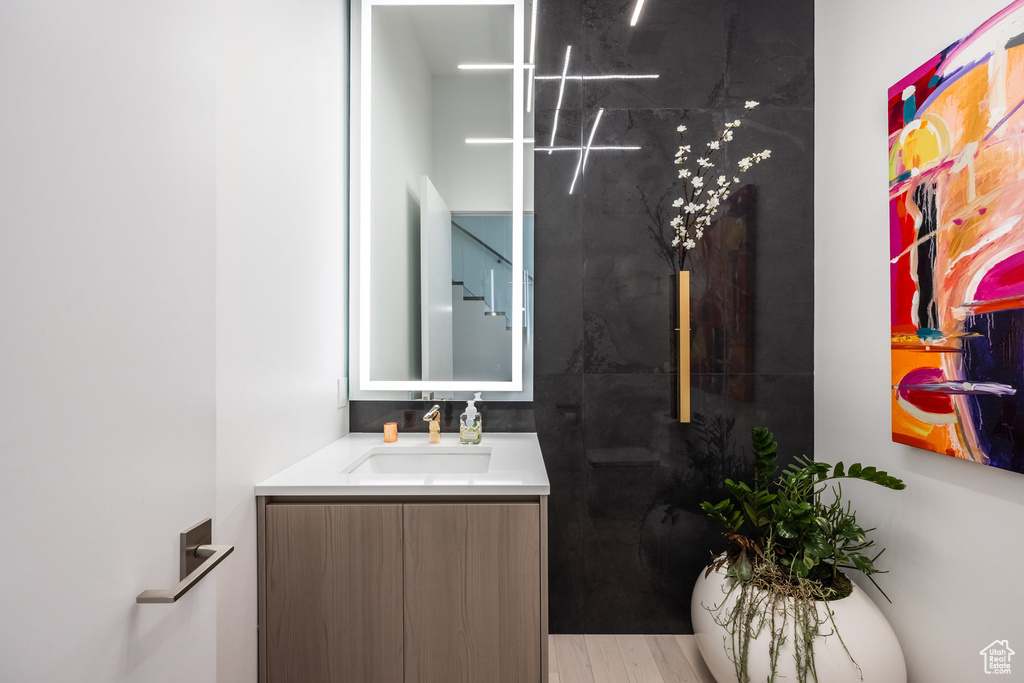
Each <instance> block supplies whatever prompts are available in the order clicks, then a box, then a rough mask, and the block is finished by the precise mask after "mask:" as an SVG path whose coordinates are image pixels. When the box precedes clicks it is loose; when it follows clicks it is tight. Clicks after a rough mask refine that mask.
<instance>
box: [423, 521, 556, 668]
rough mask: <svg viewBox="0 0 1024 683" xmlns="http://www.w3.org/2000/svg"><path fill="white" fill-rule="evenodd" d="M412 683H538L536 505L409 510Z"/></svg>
mask: <svg viewBox="0 0 1024 683" xmlns="http://www.w3.org/2000/svg"><path fill="white" fill-rule="evenodd" d="M404 530H405V654H406V663H405V681H406V683H537V682H538V681H540V676H541V665H540V645H541V644H540V639H541V638H540V633H541V628H540V626H541V624H540V506H539V505H538V504H536V503H522V504H520V503H510V504H462V505H459V504H451V505H449V504H424V505H413V504H407V505H405V510H404Z"/></svg>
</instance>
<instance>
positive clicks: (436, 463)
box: [343, 444, 491, 474]
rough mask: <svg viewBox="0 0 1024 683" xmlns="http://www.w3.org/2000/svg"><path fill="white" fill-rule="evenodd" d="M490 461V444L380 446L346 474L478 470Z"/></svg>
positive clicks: (359, 458) (486, 468)
mask: <svg viewBox="0 0 1024 683" xmlns="http://www.w3.org/2000/svg"><path fill="white" fill-rule="evenodd" d="M490 464H491V449H490V447H489V446H463V445H457V446H454V447H452V446H442V445H440V444H435V445H431V446H377V447H374V448H371V449H370V450H368V451H366V452H365V453H363V455H361V456H360V457H358V458H356V460H355V462H354V463H352V465H350V466H349V467H347V468H346V469H345V470H344V471H343V473H344V474H479V473H482V472H486V471H487V470H488V468H489V467H490Z"/></svg>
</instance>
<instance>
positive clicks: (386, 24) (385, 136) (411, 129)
mask: <svg viewBox="0 0 1024 683" xmlns="http://www.w3.org/2000/svg"><path fill="white" fill-rule="evenodd" d="M372 49H373V54H372V56H371V63H372V67H373V90H372V95H371V96H372V98H373V103H372V111H373V121H372V126H371V135H372V136H373V142H372V144H371V149H372V150H373V157H372V159H371V164H370V172H371V175H372V184H371V188H372V197H371V208H372V211H371V218H370V224H371V232H372V234H373V238H372V242H371V245H372V246H371V261H372V264H373V267H372V270H371V282H370V291H371V292H372V296H373V300H372V301H371V306H370V319H371V323H370V330H371V337H370V347H371V349H372V353H371V354H370V379H380V380H401V379H416V380H418V379H420V307H419V306H420V243H419V227H420V223H419V194H420V189H419V188H420V176H423V175H426V176H432V174H433V168H434V145H433V135H432V130H433V126H432V114H431V94H430V89H431V86H430V71H429V69H428V67H427V60H426V57H425V56H424V54H423V49H422V47H421V46H420V43H419V39H418V38H417V37H416V32H415V30H414V29H413V26H412V23H411V22H410V21H409V18H408V16H407V12H405V9H404V8H402V7H398V8H390V7H376V8H374V10H373V43H372ZM443 196H444V195H443V194H442V197H443ZM445 200H446V201H447V198H445ZM364 353H365V350H364Z"/></svg>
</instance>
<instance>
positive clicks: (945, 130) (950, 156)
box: [889, 0, 1024, 473]
mask: <svg viewBox="0 0 1024 683" xmlns="http://www.w3.org/2000/svg"><path fill="white" fill-rule="evenodd" d="M1022 105H1024V0H1018V1H1017V2H1014V3H1013V4H1012V5H1010V6H1009V7H1007V8H1006V9H1004V10H1002V11H1001V12H999V13H998V14H996V15H995V16H993V17H992V18H991V19H989V20H988V21H986V22H985V23H984V24H983V25H982V26H980V27H979V28H978V29H977V30H976V31H974V32H973V33H971V34H970V35H969V36H967V37H966V38H964V39H963V40H961V41H959V42H957V43H954V44H953V45H950V46H949V47H948V48H946V49H945V50H943V51H942V52H941V53H939V54H938V55H936V56H935V57H933V58H931V59H929V60H928V61H927V62H926V63H925V64H923V65H922V66H921V67H920V68H918V69H916V70H914V71H913V72H912V73H911V74H909V75H908V76H907V77H906V78H904V79H902V80H901V81H899V82H898V83H896V84H895V85H894V86H893V87H892V88H890V89H889V223H890V257H891V261H890V269H891V289H892V389H893V391H892V415H893V419H892V438H893V441H896V442H899V443H904V444H908V445H911V446H917V447H919V448H925V449H928V450H932V451H936V452H938V453H945V454H947V455H951V456H954V457H957V458H962V459H965V460H970V461H973V462H978V463H983V464H986V465H991V466H994V467H999V468H1002V469H1007V470H1013V471H1015V472H1022V473H1024V107H1022Z"/></svg>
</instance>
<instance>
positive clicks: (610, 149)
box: [534, 145, 643, 152]
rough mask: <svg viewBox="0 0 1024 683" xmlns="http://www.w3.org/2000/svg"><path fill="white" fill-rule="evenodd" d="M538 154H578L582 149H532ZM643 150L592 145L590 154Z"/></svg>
mask: <svg viewBox="0 0 1024 683" xmlns="http://www.w3.org/2000/svg"><path fill="white" fill-rule="evenodd" d="M534 149H535V150H536V151H538V152H579V151H580V150H581V149H583V148H582V147H536V148H534ZM640 149H643V148H642V147H629V146H619V145H601V146H598V145H594V146H593V147H591V148H590V151H591V152H613V151H614V152H635V151H637V150H640Z"/></svg>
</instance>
